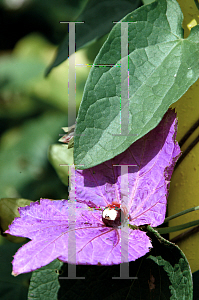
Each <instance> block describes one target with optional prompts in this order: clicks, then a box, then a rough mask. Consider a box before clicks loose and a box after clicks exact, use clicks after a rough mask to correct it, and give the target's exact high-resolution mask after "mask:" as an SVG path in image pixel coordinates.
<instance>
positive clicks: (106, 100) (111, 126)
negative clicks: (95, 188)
mask: <svg viewBox="0 0 199 300" xmlns="http://www.w3.org/2000/svg"><path fill="white" fill-rule="evenodd" d="M174 12H175V13H174ZM182 19H183V15H182V12H181V10H180V7H179V5H178V3H177V2H176V1H175V0H174V1H173V0H167V1H166V0H160V1H157V2H153V3H152V4H150V5H146V6H142V7H140V8H139V9H137V10H136V11H134V12H132V13H130V14H129V15H127V16H126V17H125V18H124V19H123V20H122V21H123V22H127V21H128V22H130V24H129V26H128V27H129V29H128V34H129V56H128V58H129V116H128V117H129V122H128V126H129V135H128V136H125V135H124V136H113V134H119V133H120V130H121V125H120V122H121V117H120V113H121V111H120V94H121V91H120V90H121V79H120V67H118V65H119V63H120V59H121V55H120V48H121V45H120V43H121V38H120V37H121V24H120V23H118V24H116V25H115V26H114V28H113V29H112V31H111V33H110V35H109V37H108V39H107V41H106V42H105V44H104V45H103V47H102V48H101V50H100V52H99V54H98V56H97V57H96V59H95V62H94V65H93V67H92V69H91V72H90V74H89V76H88V79H87V82H86V85H85V90H84V95H83V100H82V103H81V105H80V109H79V114H78V118H77V125H76V131H75V134H76V136H75V137H74V161H75V164H76V165H80V164H81V165H83V166H81V167H78V168H79V169H80V168H81V169H86V168H90V167H92V166H95V165H97V164H100V163H102V162H104V161H107V160H109V159H111V158H113V157H115V156H116V155H118V154H119V153H121V152H123V151H125V150H126V149H127V148H128V147H129V146H130V145H131V144H132V143H133V142H135V141H136V140H138V139H139V138H141V137H142V136H144V135H145V134H146V133H148V132H149V131H150V130H152V129H153V128H154V127H156V126H157V125H158V123H159V122H160V120H161V119H162V117H163V115H164V114H165V112H166V111H167V109H168V108H169V106H170V105H171V104H172V103H174V102H175V101H177V100H178V99H179V98H180V97H181V96H182V95H183V94H184V93H185V92H186V91H187V89H188V88H189V87H190V85H192V84H193V83H194V82H195V81H196V80H197V78H198V75H199V60H198V57H199V48H198V41H199V39H198V37H199V26H196V27H194V28H193V29H192V31H191V33H190V36H189V37H188V38H187V39H183V30H182V27H181V24H182ZM132 21H133V22H132ZM98 64H114V65H115V66H114V67H103V68H100V67H95V65H98ZM116 65H117V67H116ZM126 80H127V77H126Z"/></svg>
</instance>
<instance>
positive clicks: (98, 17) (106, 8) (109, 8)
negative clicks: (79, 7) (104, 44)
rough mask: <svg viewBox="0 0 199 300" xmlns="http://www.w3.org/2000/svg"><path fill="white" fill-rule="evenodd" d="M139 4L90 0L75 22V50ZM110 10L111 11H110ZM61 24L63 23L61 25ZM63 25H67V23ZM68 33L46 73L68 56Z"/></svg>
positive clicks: (125, 0) (137, 1)
mask: <svg viewBox="0 0 199 300" xmlns="http://www.w3.org/2000/svg"><path fill="white" fill-rule="evenodd" d="M140 4H141V1H140V0H101V1H98V0H90V1H88V3H87V5H86V7H85V8H84V10H83V12H82V13H81V14H80V16H79V17H78V18H77V20H76V21H77V22H85V23H84V24H76V34H75V39H76V50H79V48H81V47H83V46H84V45H85V44H87V43H89V42H91V41H93V40H97V39H99V38H100V37H102V36H103V35H105V34H106V33H108V32H109V31H110V30H111V28H112V27H113V25H114V24H113V21H119V20H120V19H121V18H122V17H124V16H125V15H126V14H127V13H129V12H131V11H133V10H134V9H136V8H137V7H138V6H139V5H140ZM110 12H111V13H110ZM62 26H63V25H62ZM65 26H67V27H68V24H66V25H65ZM68 45H69V41H68V34H67V35H66V37H65V39H64V41H63V43H62V44H61V46H60V47H59V49H58V52H57V55H56V57H55V59H54V61H53V63H52V64H51V65H50V66H49V67H48V69H47V70H46V75H48V74H49V73H50V71H51V70H52V69H53V68H54V67H56V66H58V65H59V64H61V63H62V62H63V61H64V60H66V59H67V58H68Z"/></svg>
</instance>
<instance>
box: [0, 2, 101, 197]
mask: <svg viewBox="0 0 199 300" xmlns="http://www.w3.org/2000/svg"><path fill="white" fill-rule="evenodd" d="M87 2H88V1H87V0H86V1H85V0H73V1H69V0H67V1H66V0H48V1H47V0H43V1H39V0H0V28H1V29H0V132H1V138H0V198H26V199H30V200H34V201H35V200H38V199H40V198H51V199H63V198H65V199H67V197H68V189H67V186H66V185H64V184H63V183H62V182H61V180H60V179H59V177H58V176H57V174H56V171H55V170H54V168H53V167H52V165H51V164H50V163H49V161H48V148H49V146H50V145H51V144H54V143H58V139H59V138H60V136H59V134H63V130H62V129H61V127H67V126H68V122H67V115H68V112H67V101H68V61H65V62H64V63H62V64H61V65H60V66H58V67H56V68H54V69H53V70H52V71H51V73H50V74H49V76H48V77H47V78H45V77H44V73H45V70H46V68H47V67H48V66H49V65H50V63H51V62H52V60H53V58H54V57H55V54H56V49H57V46H58V45H59V44H60V43H61V41H62V40H63V39H64V37H65V35H66V34H67V32H68V25H67V24H60V23H59V21H64V20H67V21H71V20H75V19H76V17H77V16H78V15H79V14H80V12H81V11H82V9H83V8H84V6H85V5H86V3H87ZM104 39H105V38H101V39H100V40H98V41H97V42H94V43H92V44H91V45H90V46H87V47H86V48H84V49H83V50H79V51H77V53H76V63H79V64H85V63H87V64H92V63H93V60H94V58H95V56H96V55H97V53H98V50H99V49H100V47H101V45H102V43H103V41H104ZM89 71H90V67H87V68H86V67H77V68H76V74H77V76H76V105H77V110H78V107H79V104H80V102H81V98H82V94H83V88H84V84H85V81H86V78H87V76H88V73H89Z"/></svg>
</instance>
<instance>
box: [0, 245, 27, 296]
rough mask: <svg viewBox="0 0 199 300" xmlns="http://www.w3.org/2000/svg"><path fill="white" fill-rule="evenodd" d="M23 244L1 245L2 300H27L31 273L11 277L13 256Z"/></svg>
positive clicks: (0, 284) (0, 280) (0, 292)
mask: <svg viewBox="0 0 199 300" xmlns="http://www.w3.org/2000/svg"><path fill="white" fill-rule="evenodd" d="M23 244H24V243H23ZM23 244H20V245H19V244H14V243H11V242H8V241H6V243H5V244H4V245H0V265H1V268H0V295H1V300H13V299H14V300H27V295H28V286H29V279H30V276H31V273H26V274H21V275H19V276H17V277H14V276H13V275H11V272H12V264H11V261H12V260H13V255H14V254H15V252H17V250H18V249H19V248H20V247H21V246H22V245H23Z"/></svg>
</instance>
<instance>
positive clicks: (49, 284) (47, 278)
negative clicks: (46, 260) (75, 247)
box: [28, 259, 63, 300]
mask: <svg viewBox="0 0 199 300" xmlns="http://www.w3.org/2000/svg"><path fill="white" fill-rule="evenodd" d="M62 264H63V263H62V262H60V261H59V260H58V259H55V260H54V261H52V262H51V263H50V264H48V265H47V266H45V267H42V268H41V269H39V270H36V271H34V272H33V273H32V277H31V280H30V287H29V291H28V299H29V300H49V299H51V300H57V293H58V290H59V281H58V276H59V270H60V268H61V266H62Z"/></svg>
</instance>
